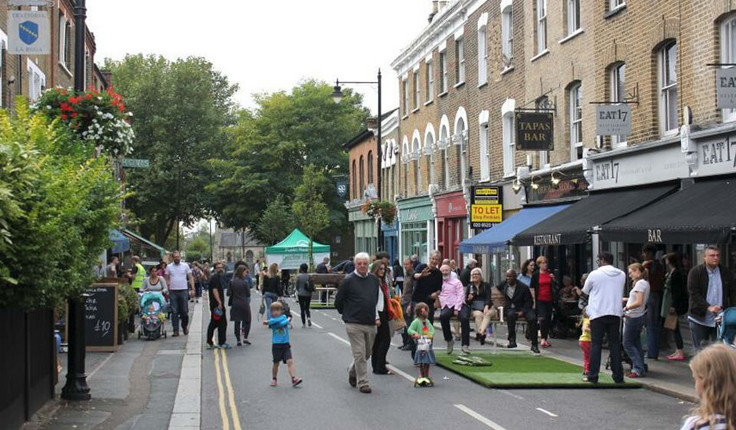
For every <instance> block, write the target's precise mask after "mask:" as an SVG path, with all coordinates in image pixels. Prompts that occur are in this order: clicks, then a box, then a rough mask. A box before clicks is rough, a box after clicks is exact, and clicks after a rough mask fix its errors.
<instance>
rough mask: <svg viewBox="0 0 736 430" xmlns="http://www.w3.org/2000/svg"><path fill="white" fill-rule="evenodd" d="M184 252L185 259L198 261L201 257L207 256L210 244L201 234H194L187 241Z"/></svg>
mask: <svg viewBox="0 0 736 430" xmlns="http://www.w3.org/2000/svg"><path fill="white" fill-rule="evenodd" d="M185 252H186V257H187V261H200V260H202V258H209V256H210V244H209V243H207V242H205V240H204V239H203V238H202V237H201V236H196V237H195V238H194V239H192V240H190V241H189V242H188V243H187V246H186V249H185Z"/></svg>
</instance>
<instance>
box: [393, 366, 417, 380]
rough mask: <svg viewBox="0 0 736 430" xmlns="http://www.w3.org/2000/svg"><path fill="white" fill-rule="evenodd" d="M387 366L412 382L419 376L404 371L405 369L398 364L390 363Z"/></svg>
mask: <svg viewBox="0 0 736 430" xmlns="http://www.w3.org/2000/svg"><path fill="white" fill-rule="evenodd" d="M386 367H388V368H389V369H391V371H392V372H394V373H395V374H397V375H400V376H403V377H404V378H405V379H408V380H409V381H411V382H414V380H416V379H417V378H415V377H413V376H411V375H410V374H408V373H406V372H404V371H403V370H401V369H399V368H397V367H396V366H393V365H391V364H389V365H388V366H386Z"/></svg>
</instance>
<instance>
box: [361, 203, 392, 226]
mask: <svg viewBox="0 0 736 430" xmlns="http://www.w3.org/2000/svg"><path fill="white" fill-rule="evenodd" d="M361 210H362V212H363V213H364V214H366V215H368V216H369V217H371V218H373V219H379V218H380V219H381V221H382V222H383V223H384V224H387V225H391V224H393V223H394V220H395V219H396V205H394V204H393V203H391V202H389V201H386V200H368V201H367V202H365V203H364V204H363V207H362V208H361Z"/></svg>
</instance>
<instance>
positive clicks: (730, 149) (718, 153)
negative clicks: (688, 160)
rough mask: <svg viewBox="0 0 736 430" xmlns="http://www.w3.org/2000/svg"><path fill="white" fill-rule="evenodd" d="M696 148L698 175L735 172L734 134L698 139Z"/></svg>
mask: <svg viewBox="0 0 736 430" xmlns="http://www.w3.org/2000/svg"><path fill="white" fill-rule="evenodd" d="M697 148H698V164H699V166H698V168H697V175H698V176H710V175H722V174H728V173H734V172H736V135H726V136H720V137H719V138H716V139H711V140H705V141H700V142H698V143H697Z"/></svg>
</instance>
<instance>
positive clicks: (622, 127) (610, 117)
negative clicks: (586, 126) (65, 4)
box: [595, 104, 631, 136]
mask: <svg viewBox="0 0 736 430" xmlns="http://www.w3.org/2000/svg"><path fill="white" fill-rule="evenodd" d="M595 134H597V135H598V136H628V135H630V134H631V108H630V107H629V105H626V104H616V105H598V106H596V108H595Z"/></svg>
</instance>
